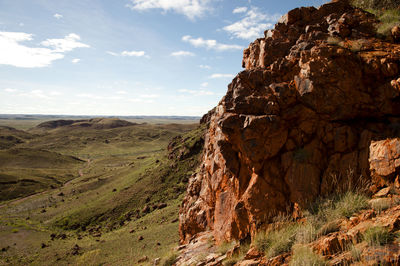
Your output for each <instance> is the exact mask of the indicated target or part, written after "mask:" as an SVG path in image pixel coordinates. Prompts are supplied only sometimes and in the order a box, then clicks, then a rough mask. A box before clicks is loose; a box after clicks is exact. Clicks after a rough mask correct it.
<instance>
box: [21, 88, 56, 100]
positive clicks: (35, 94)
mask: <svg viewBox="0 0 400 266" xmlns="http://www.w3.org/2000/svg"><path fill="white" fill-rule="evenodd" d="M19 96H24V97H30V98H42V99H49V98H50V97H49V96H48V95H46V93H45V92H44V91H42V90H31V91H29V92H23V93H20V94H19Z"/></svg>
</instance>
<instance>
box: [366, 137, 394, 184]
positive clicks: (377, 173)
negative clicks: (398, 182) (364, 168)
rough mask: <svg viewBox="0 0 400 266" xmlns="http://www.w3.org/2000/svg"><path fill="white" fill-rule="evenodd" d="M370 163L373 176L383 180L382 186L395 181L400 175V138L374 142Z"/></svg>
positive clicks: (371, 148) (371, 147)
mask: <svg viewBox="0 0 400 266" xmlns="http://www.w3.org/2000/svg"><path fill="white" fill-rule="evenodd" d="M369 163H370V171H371V176H372V177H374V178H375V179H377V180H382V181H381V182H380V184H384V183H385V182H386V181H387V180H388V179H389V180H390V179H391V178H393V179H394V178H395V175H396V174H399V173H400V138H394V139H386V140H379V141H373V142H372V143H371V146H370V156H369ZM392 181H394V180H392Z"/></svg>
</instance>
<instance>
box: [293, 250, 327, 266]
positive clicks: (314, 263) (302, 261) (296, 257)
mask: <svg viewBox="0 0 400 266" xmlns="http://www.w3.org/2000/svg"><path fill="white" fill-rule="evenodd" d="M289 265H290V266H320V265H321V266H322V265H327V263H326V262H325V261H324V259H323V258H322V257H321V256H320V255H318V254H315V253H314V252H313V251H312V249H311V248H309V247H307V246H302V245H298V246H295V247H294V249H293V256H292V260H291V261H290V262H289Z"/></svg>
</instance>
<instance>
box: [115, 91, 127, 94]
mask: <svg viewBox="0 0 400 266" xmlns="http://www.w3.org/2000/svg"><path fill="white" fill-rule="evenodd" d="M116 93H117V94H127V92H126V91H123V90H121V91H117V92H116Z"/></svg>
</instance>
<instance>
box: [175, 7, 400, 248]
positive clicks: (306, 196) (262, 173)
mask: <svg viewBox="0 0 400 266" xmlns="http://www.w3.org/2000/svg"><path fill="white" fill-rule="evenodd" d="M376 23H377V21H376V18H375V17H374V16H373V15H372V14H370V13H367V12H365V11H363V10H361V9H358V8H354V7H352V6H350V5H349V4H348V2H347V1H334V2H330V3H328V4H325V5H323V6H321V7H319V8H314V7H302V8H297V9H294V10H292V11H290V12H289V13H288V14H287V15H285V16H283V17H282V19H281V20H280V21H279V22H278V23H277V24H276V26H275V29H273V30H268V31H266V32H265V37H264V38H260V39H257V40H256V41H254V42H253V43H251V44H250V46H249V48H247V49H246V50H245V51H244V55H243V67H244V68H245V70H244V71H242V72H241V73H239V74H238V75H237V76H236V77H235V78H234V79H233V81H232V83H231V84H229V86H228V91H227V93H226V95H225V96H224V97H223V98H222V100H221V101H220V103H219V104H218V106H217V107H216V109H215V111H214V112H213V113H210V114H208V117H207V118H205V120H207V121H208V120H209V127H208V133H207V135H206V139H205V145H204V155H203V158H202V165H201V168H200V170H199V172H198V173H197V174H196V175H194V176H193V177H192V178H191V179H190V181H189V186H188V190H187V195H186V197H185V199H184V202H183V203H182V207H181V210H180V238H181V242H182V243H188V242H190V240H191V239H193V238H194V237H196V235H197V234H199V233H200V232H205V231H210V232H211V233H212V234H213V237H214V238H215V240H216V242H217V243H221V242H223V241H230V240H232V239H236V240H243V239H246V238H247V239H248V238H250V237H252V236H254V234H255V232H257V231H258V230H260V229H262V228H263V226H265V225H266V224H268V223H270V222H271V220H272V218H273V217H274V216H275V215H277V214H278V213H282V212H284V213H290V214H291V215H292V216H293V217H294V218H296V217H300V216H301V210H302V208H304V207H305V206H306V205H307V204H308V203H309V202H312V201H314V200H315V199H316V198H318V197H320V196H321V195H328V194H329V193H331V192H333V191H334V190H337V189H338V188H339V187H340V186H341V184H349V183H353V184H355V183H357V182H359V181H360V180H361V181H362V182H364V181H365V182H366V181H368V182H369V183H370V184H371V185H370V190H371V193H376V192H377V191H379V190H381V189H382V188H385V187H388V186H390V185H391V184H392V183H394V182H399V181H398V179H399V173H400V73H399V63H400V45H398V44H396V43H395V42H394V41H393V40H383V39H381V38H377V37H376V31H375V25H376ZM360 177H361V178H360ZM397 226H399V225H398V224H397Z"/></svg>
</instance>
